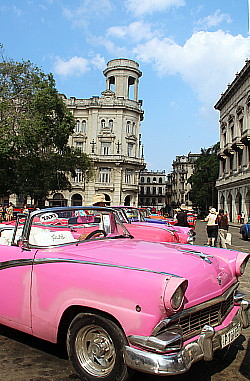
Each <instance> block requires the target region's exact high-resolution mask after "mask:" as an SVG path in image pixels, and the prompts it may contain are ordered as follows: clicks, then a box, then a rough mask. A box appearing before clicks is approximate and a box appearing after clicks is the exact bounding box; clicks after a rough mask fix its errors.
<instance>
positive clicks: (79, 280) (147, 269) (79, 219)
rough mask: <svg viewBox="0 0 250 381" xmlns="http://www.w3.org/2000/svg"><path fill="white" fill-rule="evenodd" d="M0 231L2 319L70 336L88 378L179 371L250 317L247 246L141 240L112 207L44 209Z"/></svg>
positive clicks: (54, 336)
mask: <svg viewBox="0 0 250 381" xmlns="http://www.w3.org/2000/svg"><path fill="white" fill-rule="evenodd" d="M0 233H1V236H0V256H1V262H0V270H1V271H0V280H1V288H0V293H1V295H0V300H1V303H0V323H1V324H5V325H7V326H9V327H12V328H14V329H18V330H21V331H23V332H26V333H29V334H31V335H34V336H37V337H39V338H42V339H44V340H48V341H50V342H53V343H56V342H60V344H61V343H64V344H65V345H66V347H67V351H68V355H69V359H70V361H71V363H72V365H73V367H74V368H75V370H76V372H77V373H78V375H79V377H80V379H81V380H85V381H86V380H87V381H94V380H96V381H97V380H99V381H113V380H116V381H125V380H127V379H128V378H129V375H130V373H131V372H132V371H133V369H135V370H138V371H141V372H146V373H152V374H158V375H175V374H180V373H183V372H185V371H187V370H188V369H189V368H190V366H191V365H192V364H193V363H194V362H196V361H198V360H201V359H203V360H212V358H213V354H214V352H215V351H216V350H219V349H221V348H224V347H226V346H228V345H229V344H230V343H231V342H233V341H234V340H235V339H236V338H237V337H238V336H239V335H240V334H241V332H242V329H243V328H246V327H248V326H249V312H248V310H249V306H250V303H249V302H248V301H246V300H244V295H243V294H242V293H240V292H239V291H238V285H239V277H240V276H241V275H242V274H243V273H244V269H245V266H246V264H247V261H248V259H249V254H246V253H242V252H237V251H232V250H225V249H217V248H210V247H199V246H192V247H190V245H184V244H173V243H160V242H145V241H142V240H136V239H134V238H133V237H132V236H131V234H130V233H129V232H128V230H127V229H126V228H125V227H124V225H123V224H122V223H121V222H120V221H119V220H118V218H117V216H116V212H114V211H112V209H110V208H98V207H69V208H53V209H44V210H38V211H35V212H32V213H31V214H30V215H29V216H25V215H20V216H19V217H18V218H17V221H16V225H15V226H11V225H9V226H5V227H2V230H1V232H0Z"/></svg>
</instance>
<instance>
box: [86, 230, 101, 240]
mask: <svg viewBox="0 0 250 381" xmlns="http://www.w3.org/2000/svg"><path fill="white" fill-rule="evenodd" d="M96 234H97V235H98V236H99V235H101V234H103V235H104V237H106V235H107V233H106V232H105V230H102V229H97V230H93V231H92V232H91V233H89V234H88V235H87V236H86V237H85V238H84V240H86V239H90V238H92V237H93V236H94V235H96Z"/></svg>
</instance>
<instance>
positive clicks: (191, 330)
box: [178, 293, 234, 340]
mask: <svg viewBox="0 0 250 381" xmlns="http://www.w3.org/2000/svg"><path fill="white" fill-rule="evenodd" d="M233 306H234V297H233V293H231V294H230V295H229V296H228V298H227V299H226V300H224V301H222V302H219V303H216V304H214V305H211V306H209V307H206V308H203V309H200V310H198V311H195V312H193V313H190V314H189V315H186V316H183V317H180V318H179V319H178V324H180V326H181V327H182V330H183V338H184V340H187V339H188V338H190V337H193V336H195V335H197V334H199V333H200V332H201V329H202V328H203V327H204V325H205V324H209V325H211V326H212V327H215V326H217V325H220V324H221V323H222V321H223V320H224V319H225V318H226V316H227V315H228V314H229V312H230V311H231V309H232V308H233Z"/></svg>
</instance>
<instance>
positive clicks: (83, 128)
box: [82, 120, 86, 132]
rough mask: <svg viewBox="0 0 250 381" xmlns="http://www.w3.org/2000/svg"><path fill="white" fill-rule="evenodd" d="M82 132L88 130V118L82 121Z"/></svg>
mask: <svg viewBox="0 0 250 381" xmlns="http://www.w3.org/2000/svg"><path fill="white" fill-rule="evenodd" d="M82 132H86V120H83V121H82Z"/></svg>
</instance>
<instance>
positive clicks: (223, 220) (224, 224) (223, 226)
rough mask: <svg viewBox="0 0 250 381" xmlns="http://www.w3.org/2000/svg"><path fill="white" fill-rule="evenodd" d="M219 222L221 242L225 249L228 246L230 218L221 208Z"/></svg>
mask: <svg viewBox="0 0 250 381" xmlns="http://www.w3.org/2000/svg"><path fill="white" fill-rule="evenodd" d="M217 222H218V227H219V244H220V247H223V248H224V249H226V248H227V245H226V236H227V233H228V226H229V225H228V218H227V215H226V214H224V210H223V209H220V210H219V214H218V216H217Z"/></svg>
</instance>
